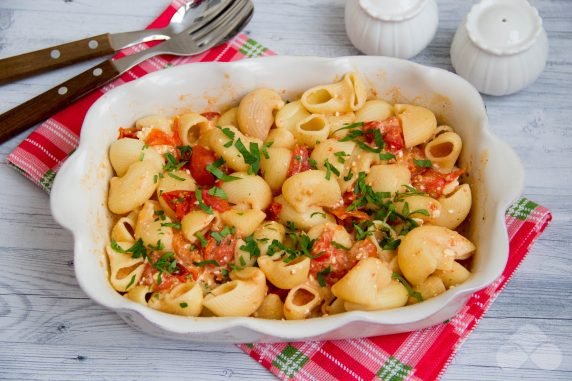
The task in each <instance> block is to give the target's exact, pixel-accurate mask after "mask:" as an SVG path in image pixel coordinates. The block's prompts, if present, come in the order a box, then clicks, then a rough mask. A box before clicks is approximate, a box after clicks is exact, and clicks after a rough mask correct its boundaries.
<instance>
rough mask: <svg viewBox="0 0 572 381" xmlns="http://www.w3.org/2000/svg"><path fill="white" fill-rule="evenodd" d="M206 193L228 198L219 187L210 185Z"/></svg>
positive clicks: (224, 198)
mask: <svg viewBox="0 0 572 381" xmlns="http://www.w3.org/2000/svg"><path fill="white" fill-rule="evenodd" d="M208 194H210V195H211V196H215V197H218V198H222V199H223V200H228V196H227V195H226V192H225V191H224V190H222V188H219V187H212V188H211V189H209V191H208Z"/></svg>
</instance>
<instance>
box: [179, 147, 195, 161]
mask: <svg viewBox="0 0 572 381" xmlns="http://www.w3.org/2000/svg"><path fill="white" fill-rule="evenodd" d="M177 149H178V150H179V154H180V156H181V158H183V160H191V155H192V153H193V149H192V148H191V146H177Z"/></svg>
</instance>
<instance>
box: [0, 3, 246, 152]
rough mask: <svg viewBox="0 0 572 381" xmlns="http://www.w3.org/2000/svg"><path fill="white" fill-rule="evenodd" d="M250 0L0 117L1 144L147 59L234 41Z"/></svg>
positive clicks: (191, 52)
mask: <svg viewBox="0 0 572 381" xmlns="http://www.w3.org/2000/svg"><path fill="white" fill-rule="evenodd" d="M253 11H254V6H253V5H252V2H251V1H250V0H235V1H232V2H231V3H230V4H229V5H228V7H226V8H225V9H223V10H221V11H220V12H219V13H217V14H213V15H211V18H210V20H207V21H205V22H203V23H201V24H200V25H192V26H191V27H189V28H188V29H187V30H185V31H183V32H181V33H179V34H176V35H175V36H173V37H172V38H171V39H169V40H167V41H165V42H162V43H160V44H158V45H156V46H154V47H152V48H149V49H146V50H143V51H141V52H138V53H135V54H132V55H129V56H126V57H123V58H120V59H117V60H112V59H110V60H107V61H103V62H102V63H100V64H98V65H95V66H94V67H92V68H90V69H88V70H86V71H84V72H82V73H80V74H79V75H77V76H75V77H73V78H71V79H69V80H67V81H65V82H63V83H61V84H59V85H57V86H55V87H53V88H52V89H50V90H48V91H46V92H44V93H42V94H40V95H38V96H36V97H34V98H32V99H30V100H28V101H26V102H24V103H22V104H21V105H19V106H16V107H14V108H13V109H11V110H8V111H6V112H5V113H3V114H2V115H0V143H3V142H5V141H6V140H8V139H9V138H11V137H13V136H15V135H16V134H18V133H20V132H22V131H24V130H26V129H27V128H29V127H31V126H33V125H35V124H37V123H39V122H42V121H44V120H46V119H48V118H49V117H50V116H51V115H53V114H54V113H56V112H57V111H59V110H61V109H63V108H65V107H67V106H69V105H70V104H71V103H73V102H74V101H75V100H77V99H78V98H80V97H82V96H83V95H86V94H87V93H89V92H90V91H92V90H95V89H97V88H99V87H101V86H103V85H105V84H106V83H108V82H109V81H111V80H113V79H115V78H117V77H118V76H120V75H121V74H123V73H124V72H126V71H127V70H129V69H130V68H132V67H133V66H135V65H137V64H139V63H141V62H143V61H144V60H146V59H149V58H151V57H154V56H157V55H160V54H171V55H177V56H192V55H196V54H200V53H202V52H204V51H206V50H208V49H210V48H212V47H214V46H217V45H219V44H221V43H223V42H225V41H227V40H229V39H230V38H232V37H234V36H235V35H236V34H237V33H238V32H239V31H240V30H242V29H243V28H244V26H246V24H247V23H248V22H249V21H250V19H251V17H252V13H253Z"/></svg>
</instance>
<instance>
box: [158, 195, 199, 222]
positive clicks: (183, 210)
mask: <svg viewBox="0 0 572 381" xmlns="http://www.w3.org/2000/svg"><path fill="white" fill-rule="evenodd" d="M161 197H163V200H165V202H166V203H167V205H168V206H169V208H171V209H172V210H173V211H174V212H175V216H177V218H178V219H179V220H182V219H183V217H185V215H186V214H187V213H189V212H190V211H191V210H192V209H193V207H194V202H195V201H196V200H197V198H196V196H195V192H193V191H184V190H174V191H170V192H164V193H163V194H161Z"/></svg>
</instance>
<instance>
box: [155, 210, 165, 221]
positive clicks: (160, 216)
mask: <svg viewBox="0 0 572 381" xmlns="http://www.w3.org/2000/svg"><path fill="white" fill-rule="evenodd" d="M153 215H155V216H157V218H155V221H159V220H161V221H165V218H167V217H166V216H165V212H164V211H162V210H156V211H154V212H153Z"/></svg>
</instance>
